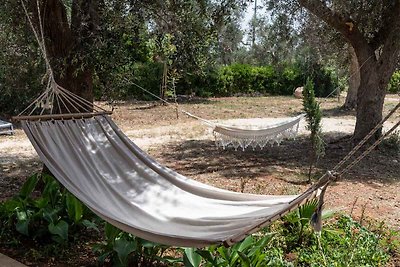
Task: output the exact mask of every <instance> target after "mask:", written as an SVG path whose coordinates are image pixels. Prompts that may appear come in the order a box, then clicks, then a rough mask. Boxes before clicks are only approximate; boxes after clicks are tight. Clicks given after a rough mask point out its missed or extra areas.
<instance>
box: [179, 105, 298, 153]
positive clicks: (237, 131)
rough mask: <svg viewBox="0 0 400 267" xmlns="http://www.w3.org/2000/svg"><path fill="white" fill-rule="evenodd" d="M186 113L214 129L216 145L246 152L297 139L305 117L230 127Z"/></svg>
mask: <svg viewBox="0 0 400 267" xmlns="http://www.w3.org/2000/svg"><path fill="white" fill-rule="evenodd" d="M184 113H185V114H186V115H188V116H190V117H192V118H195V119H198V120H200V121H201V122H203V123H204V124H206V125H208V126H209V127H212V129H213V134H214V137H215V144H216V145H217V146H218V147H222V148H223V149H225V148H227V147H230V146H231V147H233V148H235V149H238V148H239V147H241V148H242V150H245V149H246V148H248V147H252V148H253V149H255V148H257V147H259V148H261V149H263V148H264V147H265V146H266V145H267V144H269V145H274V144H278V145H279V144H280V142H281V141H282V140H283V139H287V138H294V137H296V135H297V133H298V130H299V123H300V120H301V119H302V118H303V117H304V116H305V115H304V114H301V115H299V116H297V117H294V118H290V119H288V120H285V121H282V122H280V123H276V124H272V125H268V126H265V127H260V126H258V127H255V126H242V127H237V126H228V125H224V124H221V123H216V122H213V121H210V120H205V119H203V118H200V117H198V116H195V115H193V114H191V113H189V112H186V111H184Z"/></svg>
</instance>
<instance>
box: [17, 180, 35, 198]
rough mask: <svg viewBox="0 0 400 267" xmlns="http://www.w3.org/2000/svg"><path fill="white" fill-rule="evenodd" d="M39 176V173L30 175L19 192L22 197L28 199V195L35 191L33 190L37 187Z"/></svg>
mask: <svg viewBox="0 0 400 267" xmlns="http://www.w3.org/2000/svg"><path fill="white" fill-rule="evenodd" d="M38 180H39V179H38V177H37V174H35V175H32V176H31V177H29V178H28V179H27V180H26V181H25V183H24V184H23V186H22V188H21V190H20V192H19V196H20V197H21V198H22V199H26V198H27V197H29V195H30V194H31V193H32V192H33V190H34V189H35V187H36V184H37V182H38Z"/></svg>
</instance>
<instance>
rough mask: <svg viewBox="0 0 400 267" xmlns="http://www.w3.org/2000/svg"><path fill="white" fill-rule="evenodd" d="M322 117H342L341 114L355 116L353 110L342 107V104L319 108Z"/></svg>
mask: <svg viewBox="0 0 400 267" xmlns="http://www.w3.org/2000/svg"><path fill="white" fill-rule="evenodd" d="M321 111H322V113H323V115H324V117H343V116H356V111H355V110H349V109H346V108H343V106H338V107H332V108H321Z"/></svg>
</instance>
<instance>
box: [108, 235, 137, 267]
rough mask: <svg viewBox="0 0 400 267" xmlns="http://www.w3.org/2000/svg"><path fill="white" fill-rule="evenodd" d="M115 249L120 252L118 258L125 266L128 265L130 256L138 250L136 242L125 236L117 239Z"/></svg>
mask: <svg viewBox="0 0 400 267" xmlns="http://www.w3.org/2000/svg"><path fill="white" fill-rule="evenodd" d="M113 249H114V251H115V252H117V254H118V259H119V261H120V263H121V264H122V265H123V266H127V265H128V256H129V254H131V253H132V252H133V251H135V250H136V243H135V242H134V241H129V240H126V239H124V238H119V239H116V240H115V243H114V248H113Z"/></svg>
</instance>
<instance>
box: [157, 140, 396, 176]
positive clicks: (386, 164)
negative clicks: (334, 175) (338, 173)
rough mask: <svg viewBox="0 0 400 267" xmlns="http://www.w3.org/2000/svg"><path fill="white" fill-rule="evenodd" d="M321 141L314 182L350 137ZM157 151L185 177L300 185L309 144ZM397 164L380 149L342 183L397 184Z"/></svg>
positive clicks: (204, 144)
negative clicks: (262, 179) (213, 176)
mask: <svg viewBox="0 0 400 267" xmlns="http://www.w3.org/2000/svg"><path fill="white" fill-rule="evenodd" d="M324 140H325V142H326V149H325V156H324V157H322V158H320V159H319V162H318V164H317V167H318V168H317V169H315V170H314V172H315V173H316V175H315V176H316V177H315V178H318V177H320V175H322V174H323V173H324V172H325V171H326V170H330V169H332V168H333V167H334V166H335V165H336V164H337V163H338V162H339V161H340V160H341V159H342V158H343V157H344V156H345V155H346V154H347V153H348V152H349V151H350V150H351V149H352V142H351V136H349V135H345V134H343V133H329V134H327V135H325V136H324ZM161 151H162V152H161V153H160V154H161V155H160V156H161V157H162V158H163V159H164V162H165V163H166V164H167V165H169V166H173V168H174V169H176V170H177V171H178V172H180V173H183V174H185V175H189V176H190V175H191V176H195V175H201V174H207V173H213V172H216V173H218V174H219V175H220V176H222V177H224V178H226V179H242V178H249V179H253V178H259V177H265V176H270V175H274V176H275V177H276V178H278V179H281V180H283V181H285V182H288V183H293V184H304V181H305V180H306V173H307V171H308V167H309V153H310V144H309V140H308V139H307V138H306V137H301V138H298V139H296V140H286V141H284V142H282V143H281V145H279V146H277V145H275V146H272V147H266V148H264V149H263V150H261V149H255V150H252V149H247V150H245V151H242V150H240V151H239V150H237V151H235V150H234V149H232V148H229V149H225V150H224V149H220V148H217V147H216V146H215V144H214V142H213V141H211V140H188V141H183V142H178V143H169V144H166V145H164V146H163V149H162V150H161ZM362 151H363V150H362ZM396 153H397V154H396ZM359 154H360V153H358V154H356V156H357V155H359ZM396 157H397V160H396ZM398 160H399V155H398V152H394V151H390V149H389V150H388V149H387V148H384V147H382V146H381V147H379V148H378V149H375V150H374V151H372V152H371V153H370V154H369V155H368V156H367V157H366V158H364V159H363V160H362V161H361V162H359V163H358V164H357V165H356V166H354V167H353V168H352V169H351V170H350V171H349V172H348V173H346V174H344V175H343V177H342V179H346V180H351V181H379V182H384V183H392V182H394V181H396V180H397V181H398V180H399V175H398ZM350 161H351V160H350ZM277 173H278V174H277Z"/></svg>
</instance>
